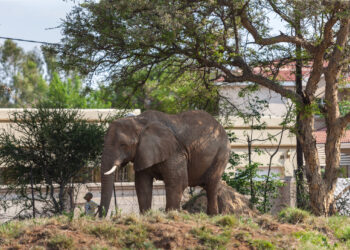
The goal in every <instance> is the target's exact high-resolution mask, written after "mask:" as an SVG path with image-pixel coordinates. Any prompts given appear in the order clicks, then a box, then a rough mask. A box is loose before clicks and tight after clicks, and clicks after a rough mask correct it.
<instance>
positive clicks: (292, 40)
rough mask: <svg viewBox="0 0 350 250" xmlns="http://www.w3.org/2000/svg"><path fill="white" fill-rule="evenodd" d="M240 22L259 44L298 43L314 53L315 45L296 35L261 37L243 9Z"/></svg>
mask: <svg viewBox="0 0 350 250" xmlns="http://www.w3.org/2000/svg"><path fill="white" fill-rule="evenodd" d="M240 16H241V22H242V25H243V27H244V28H246V29H247V30H248V32H249V33H250V34H251V35H252V36H253V38H254V40H255V43H256V44H259V45H263V46H264V45H273V44H277V43H283V42H285V43H293V44H298V45H300V46H302V47H303V48H305V49H306V50H308V51H309V52H310V53H311V54H313V53H315V49H316V48H315V46H314V45H312V44H311V43H310V42H308V41H306V40H304V39H302V38H300V37H297V36H288V35H285V34H283V33H281V34H280V35H278V36H274V37H269V38H263V37H261V35H260V34H259V32H258V30H257V29H256V28H255V27H254V26H253V24H252V23H251V22H250V20H249V18H248V16H247V13H246V12H245V11H242V13H241V15H240Z"/></svg>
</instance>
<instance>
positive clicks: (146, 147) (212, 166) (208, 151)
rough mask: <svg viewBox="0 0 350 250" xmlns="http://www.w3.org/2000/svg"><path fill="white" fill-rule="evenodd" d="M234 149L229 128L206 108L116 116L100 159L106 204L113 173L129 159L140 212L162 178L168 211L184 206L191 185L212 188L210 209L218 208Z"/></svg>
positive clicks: (148, 204)
mask: <svg viewBox="0 0 350 250" xmlns="http://www.w3.org/2000/svg"><path fill="white" fill-rule="evenodd" d="M229 155H230V143H229V140H228V137H227V134H226V132H225V130H224V128H223V127H222V126H221V125H220V123H219V122H217V121H216V120H215V119H214V118H213V117H212V116H211V115H210V114H208V113H207V112H205V111H200V110H193V111H186V112H182V113H179V114H176V115H170V114H166V113H163V112H159V111H154V110H149V111H145V112H143V113H141V114H140V115H138V116H133V117H124V118H120V119H117V120H115V121H113V122H112V123H111V124H110V126H109V128H108V130H107V133H106V135H105V138H104V147H103V153H102V160H101V204H100V207H101V208H102V209H100V216H102V212H101V211H102V210H104V211H105V214H106V213H107V212H108V209H109V205H110V202H111V197H112V191H113V182H114V175H112V173H113V172H114V171H115V170H116V169H117V168H118V167H123V166H125V165H126V164H127V163H129V162H133V164H134V170H135V188H136V194H137V199H138V203H139V209H140V212H141V213H144V212H145V211H147V210H149V209H151V204H152V188H153V187H152V184H153V179H157V180H163V181H164V185H165V192H166V211H169V210H178V209H180V202H181V198H182V194H183V191H184V190H185V188H186V187H188V186H190V187H195V186H201V187H203V188H204V189H205V190H206V192H207V198H208V205H207V213H208V214H209V215H214V214H217V213H218V203H217V192H218V186H219V183H220V180H221V176H222V174H223V172H224V170H225V167H226V165H227V162H228V159H229Z"/></svg>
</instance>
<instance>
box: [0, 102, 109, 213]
mask: <svg viewBox="0 0 350 250" xmlns="http://www.w3.org/2000/svg"><path fill="white" fill-rule="evenodd" d="M10 120H11V122H12V125H11V127H10V130H4V131H2V133H0V164H3V165H4V166H6V167H5V168H4V169H3V171H2V175H3V178H4V179H5V180H7V182H8V183H7V184H11V186H10V187H12V190H10V191H11V192H16V193H17V196H18V199H17V202H19V203H21V205H23V204H25V205H26V206H27V209H28V210H29V209H30V208H33V206H34V204H35V202H34V201H35V200H34V199H38V200H39V201H41V202H46V204H45V205H44V206H42V207H43V211H42V213H49V214H52V213H55V214H61V213H62V212H63V211H64V210H65V209H66V207H67V202H66V200H67V196H68V195H72V192H70V191H69V190H71V188H70V184H71V183H72V181H74V180H75V181H77V180H78V178H79V181H84V180H86V178H87V177H88V173H89V172H91V167H93V166H97V165H98V162H99V159H100V155H101V151H102V147H103V137H104V134H105V126H104V124H103V123H99V124H97V123H89V122H87V121H86V120H85V119H84V118H83V117H82V115H81V114H80V113H79V111H78V110H68V109H47V108H45V107H39V108H38V109H35V110H23V111H20V112H15V113H13V115H12V116H11V117H10ZM18 134H20V135H21V136H20V137H19V136H18ZM88 166H89V167H88ZM28 184H31V186H29V185H28ZM56 184H58V192H59V194H58V197H57V196H56V194H55V192H54V190H55V189H56V190H57V187H54V185H56ZM28 189H31V190H28ZM30 191H32V193H31V192H30ZM29 193H31V195H28V194H29ZM34 193H35V196H34V195H33V194H34ZM34 197H35V198H34ZM69 200H72V199H69ZM71 206H72V204H71ZM35 211H36V212H37V210H34V209H33V214H34V212H35Z"/></svg>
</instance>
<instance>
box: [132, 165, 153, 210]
mask: <svg viewBox="0 0 350 250" xmlns="http://www.w3.org/2000/svg"><path fill="white" fill-rule="evenodd" d="M135 187H136V194H137V199H138V201H139V208H140V213H145V212H146V211H147V210H150V209H151V206H152V189H153V176H151V175H150V174H148V173H147V172H145V171H139V172H136V173H135Z"/></svg>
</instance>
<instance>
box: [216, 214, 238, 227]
mask: <svg viewBox="0 0 350 250" xmlns="http://www.w3.org/2000/svg"><path fill="white" fill-rule="evenodd" d="M215 220H216V225H218V226H223V227H233V226H235V225H237V224H238V223H239V222H238V219H237V218H236V217H235V216H234V215H224V216H218V218H216V219H215Z"/></svg>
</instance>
